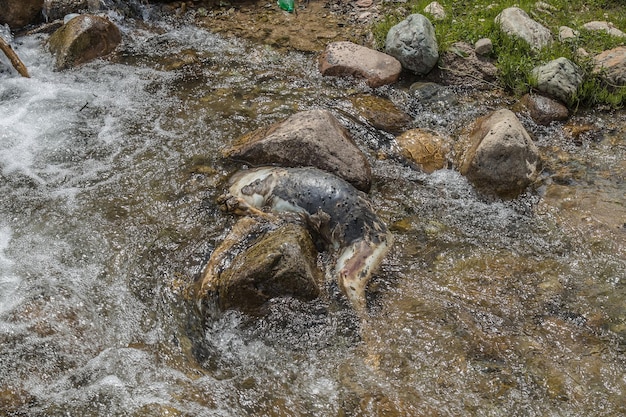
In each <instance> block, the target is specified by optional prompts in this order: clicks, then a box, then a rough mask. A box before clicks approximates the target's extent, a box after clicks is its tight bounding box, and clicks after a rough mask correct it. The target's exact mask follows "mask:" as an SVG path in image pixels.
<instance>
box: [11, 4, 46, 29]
mask: <svg viewBox="0 0 626 417" xmlns="http://www.w3.org/2000/svg"><path fill="white" fill-rule="evenodd" d="M43 1H44V0H0V24H7V25H9V27H11V28H12V29H18V28H21V27H23V26H26V25H29V24H31V23H34V22H35V21H36V20H37V19H38V18H39V19H41V17H40V16H41V10H42V9H43Z"/></svg>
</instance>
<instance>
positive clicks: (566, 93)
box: [532, 57, 583, 103]
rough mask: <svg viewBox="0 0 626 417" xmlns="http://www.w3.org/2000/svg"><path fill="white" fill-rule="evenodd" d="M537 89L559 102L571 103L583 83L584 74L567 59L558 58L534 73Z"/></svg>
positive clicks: (537, 68)
mask: <svg viewBox="0 0 626 417" xmlns="http://www.w3.org/2000/svg"><path fill="white" fill-rule="evenodd" d="M532 74H533V76H534V77H535V78H536V80H537V89H538V90H539V91H541V92H542V93H546V94H549V95H550V96H552V97H556V98H558V99H559V100H561V101H563V102H565V103H568V102H570V101H571V100H572V99H573V98H574V96H575V95H576V92H577V91H578V87H579V86H580V85H581V84H582V82H583V72H582V70H581V69H580V68H579V67H578V65H576V64H574V63H573V62H572V61H570V60H569V59H567V58H563V57H561V58H557V59H555V60H552V61H550V62H548V63H547V64H545V65H541V66H539V67H536V68H535V69H533V71H532Z"/></svg>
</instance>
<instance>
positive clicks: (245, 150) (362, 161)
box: [224, 109, 372, 192]
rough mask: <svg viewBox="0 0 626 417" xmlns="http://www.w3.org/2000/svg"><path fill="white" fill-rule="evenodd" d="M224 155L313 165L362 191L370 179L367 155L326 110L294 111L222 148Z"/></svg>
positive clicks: (261, 162) (256, 161)
mask: <svg viewBox="0 0 626 417" xmlns="http://www.w3.org/2000/svg"><path fill="white" fill-rule="evenodd" d="M224 156H226V157H228V158H232V159H236V160H241V161H245V162H248V163H250V164H252V165H268V164H277V165H281V166H285V167H299V166H313V167H316V168H319V169H322V170H324V171H327V172H330V173H332V174H335V175H337V176H338V177H341V178H343V179H344V180H346V181H348V182H349V183H351V184H352V185H354V186H355V187H356V188H358V189H359V190H362V191H365V192H368V191H369V189H370V186H371V181H372V173H371V168H370V164H369V162H368V160H367V158H366V157H365V155H364V154H363V152H361V150H360V149H359V148H358V147H357V146H356V144H355V143H354V140H353V139H352V137H351V136H350V135H349V133H348V132H347V131H346V129H345V128H344V127H343V126H341V124H340V123H339V121H338V120H337V119H336V118H335V117H334V116H333V115H332V113H330V112H329V111H328V110H321V109H318V110H309V111H304V112H300V113H296V114H294V115H293V116H291V117H289V118H287V119H286V120H284V121H281V122H278V123H275V124H273V125H271V126H269V127H265V128H261V129H257V130H256V131H254V132H252V133H249V134H247V135H245V136H243V137H242V138H240V139H239V140H238V141H237V142H236V143H235V144H234V145H233V146H232V147H230V148H229V149H226V150H225V151H224Z"/></svg>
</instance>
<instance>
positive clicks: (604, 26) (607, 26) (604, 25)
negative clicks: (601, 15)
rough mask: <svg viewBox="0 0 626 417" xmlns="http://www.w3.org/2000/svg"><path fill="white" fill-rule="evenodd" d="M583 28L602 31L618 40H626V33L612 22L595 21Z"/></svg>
mask: <svg viewBox="0 0 626 417" xmlns="http://www.w3.org/2000/svg"><path fill="white" fill-rule="evenodd" d="M583 28H585V29H587V30H590V31H602V32H606V33H608V34H609V35H611V36H617V37H618V38H626V33H624V32H622V31H621V30H619V29H618V28H616V27H615V25H614V24H613V23H611V22H604V21H593V22H588V23H585V24H584V25H583Z"/></svg>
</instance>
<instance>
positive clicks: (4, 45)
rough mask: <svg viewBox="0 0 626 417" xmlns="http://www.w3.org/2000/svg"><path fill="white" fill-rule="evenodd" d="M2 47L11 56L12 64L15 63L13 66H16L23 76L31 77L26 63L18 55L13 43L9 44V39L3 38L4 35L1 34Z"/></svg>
mask: <svg viewBox="0 0 626 417" xmlns="http://www.w3.org/2000/svg"><path fill="white" fill-rule="evenodd" d="M0 49H1V50H2V52H4V54H5V55H6V56H7V58H9V60H10V61H11V64H13V68H15V69H16V70H17V72H19V73H20V75H21V76H22V77H26V78H30V75H29V74H28V70H27V69H26V65H24V63H23V62H22V60H21V59H20V57H19V56H17V54H16V53H15V51H14V50H13V48H11V45H9V44H8V43H7V41H5V40H4V39H3V38H2V36H0Z"/></svg>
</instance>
